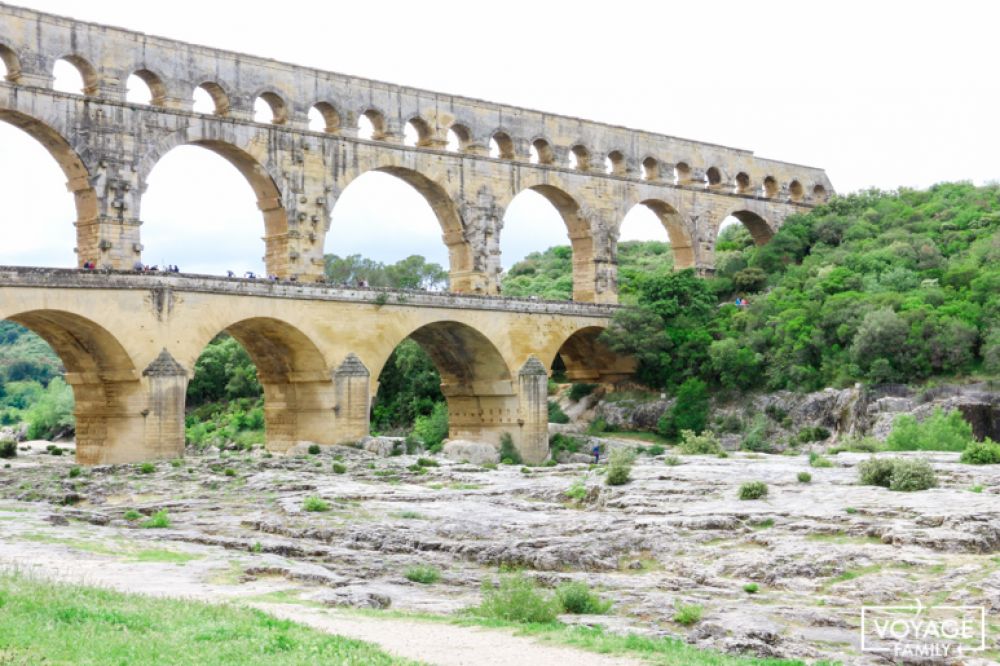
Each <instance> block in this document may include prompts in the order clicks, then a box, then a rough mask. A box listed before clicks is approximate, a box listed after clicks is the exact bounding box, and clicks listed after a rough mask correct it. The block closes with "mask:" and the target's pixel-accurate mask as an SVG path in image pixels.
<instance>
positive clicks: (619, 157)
mask: <svg viewBox="0 0 1000 666" xmlns="http://www.w3.org/2000/svg"><path fill="white" fill-rule="evenodd" d="M627 170H628V169H627V165H626V163H625V155H624V154H623V153H622V152H621V151H620V150H612V151H611V152H610V153H608V156H607V157H606V158H604V172H605V173H609V174H612V175H615V176H624V175H625V173H626V171H627Z"/></svg>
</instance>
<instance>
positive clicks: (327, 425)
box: [188, 317, 334, 451]
mask: <svg viewBox="0 0 1000 666" xmlns="http://www.w3.org/2000/svg"><path fill="white" fill-rule="evenodd" d="M223 332H225V333H228V334H229V335H231V336H232V337H233V338H235V339H236V341H237V342H239V343H240V344H241V345H242V346H243V348H244V349H245V350H246V351H247V354H249V356H250V358H251V360H252V361H253V363H254V365H255V366H256V368H257V378H258V381H259V382H260V384H261V387H262V388H263V389H264V430H265V437H266V441H267V448H268V449H269V450H272V451H286V450H287V449H288V448H290V447H291V446H294V445H295V443H296V442H299V441H310V442H317V443H322V444H332V443H334V442H333V441H330V438H331V437H332V436H333V406H334V405H333V402H334V396H333V383H332V373H331V372H330V369H329V367H328V365H327V362H326V359H325V358H324V356H323V354H322V352H321V351H320V349H319V347H318V346H317V344H316V343H315V342H313V340H312V338H310V337H309V336H308V335H307V334H306V333H305V332H303V331H302V330H301V329H300V328H298V327H296V326H294V325H292V324H290V323H288V322H286V321H283V320H280V319H275V318H272V317H250V318H247V319H240V320H237V321H234V322H232V323H229V324H227V325H225V326H224V327H223V328H221V329H217V330H216V331H215V332H213V334H212V335H211V337H210V338H208V339H205V338H204V337H202V338H201V339H200V340H199V342H200V346H194V347H191V349H192V350H194V354H196V355H197V354H200V352H201V351H203V350H204V348H205V347H206V346H207V345H208V343H209V342H210V341H211V340H213V339H215V337H216V336H217V335H218V334H219V333H223ZM188 361H189V367H192V368H193V367H194V364H195V358H189V359H188Z"/></svg>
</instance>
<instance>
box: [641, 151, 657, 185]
mask: <svg viewBox="0 0 1000 666" xmlns="http://www.w3.org/2000/svg"><path fill="white" fill-rule="evenodd" d="M642 179H643V180H648V181H656V180H659V179H660V161H659V160H658V159H656V158H655V157H653V156H652V155H649V156H647V157H646V158H645V159H644V160H643V161H642Z"/></svg>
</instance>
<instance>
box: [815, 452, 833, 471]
mask: <svg viewBox="0 0 1000 666" xmlns="http://www.w3.org/2000/svg"><path fill="white" fill-rule="evenodd" d="M809 466H810V467H833V463H832V462H830V459H829V458H824V457H823V456H821V455H820V454H818V453H816V452H815V451H810V452H809Z"/></svg>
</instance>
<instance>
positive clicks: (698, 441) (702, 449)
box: [677, 430, 722, 456]
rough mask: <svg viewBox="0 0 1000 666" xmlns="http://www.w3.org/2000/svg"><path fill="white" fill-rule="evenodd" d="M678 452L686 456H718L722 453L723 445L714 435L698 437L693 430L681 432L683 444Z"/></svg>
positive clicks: (703, 434) (704, 434)
mask: <svg viewBox="0 0 1000 666" xmlns="http://www.w3.org/2000/svg"><path fill="white" fill-rule="evenodd" d="M677 450H678V451H680V452H681V453H683V454H685V455H689V456H691V455H716V454H719V453H722V444H720V443H719V439H718V438H717V437H716V436H715V434H714V433H711V432H704V433H702V434H700V435H696V434H695V433H694V431H693V430H682V431H681V442H680V444H679V445H678V446H677Z"/></svg>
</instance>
